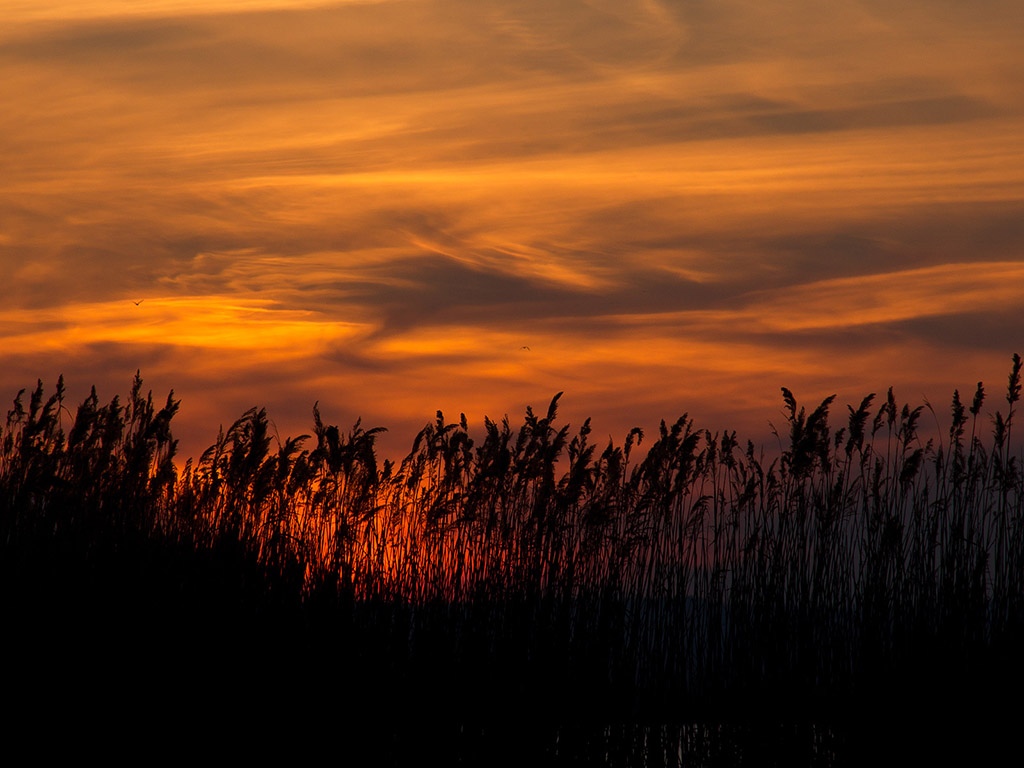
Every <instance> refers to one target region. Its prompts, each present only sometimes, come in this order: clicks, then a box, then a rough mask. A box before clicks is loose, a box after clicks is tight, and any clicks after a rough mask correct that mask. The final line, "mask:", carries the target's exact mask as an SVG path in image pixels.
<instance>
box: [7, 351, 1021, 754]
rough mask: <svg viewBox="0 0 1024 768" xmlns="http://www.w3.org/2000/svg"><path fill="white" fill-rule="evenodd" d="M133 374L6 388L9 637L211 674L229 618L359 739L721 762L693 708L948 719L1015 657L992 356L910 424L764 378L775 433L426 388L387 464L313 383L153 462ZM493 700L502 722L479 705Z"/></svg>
mask: <svg viewBox="0 0 1024 768" xmlns="http://www.w3.org/2000/svg"><path fill="white" fill-rule="evenodd" d="M142 392H143V389H142V381H141V379H140V377H139V376H138V375H137V376H136V378H135V380H134V382H133V384H132V387H131V391H130V394H129V396H128V398H127V400H126V401H125V402H124V403H123V404H122V403H121V402H120V400H119V399H118V398H116V397H115V398H114V399H113V400H112V401H111V402H109V403H107V404H101V403H100V402H99V400H98V398H97V397H96V393H95V390H93V392H92V394H91V395H90V396H89V397H88V398H87V399H86V400H85V401H84V402H83V403H82V404H81V405H79V406H78V409H77V412H76V413H75V415H74V417H72V416H71V414H70V411H69V410H68V409H67V407H66V405H65V390H64V385H63V380H60V381H58V383H57V386H56V390H55V391H54V392H53V394H51V395H49V396H47V395H46V393H45V391H44V387H43V385H42V383H41V382H40V383H39V384H38V385H37V386H36V388H35V389H34V390H33V391H32V392H31V393H29V394H28V403H27V406H26V404H25V391H22V392H21V393H19V394H18V396H17V397H16V399H15V400H14V405H13V408H12V409H11V410H10V412H9V413H8V415H7V419H6V424H5V426H4V429H3V431H2V440H0V443H2V452H0V542H2V543H0V546H2V552H3V582H4V584H3V589H4V601H5V602H4V605H5V611H6V613H7V615H8V616H9V617H12V619H11V620H12V621H17V622H20V625H21V626H25V627H33V628H34V629H33V630H32V631H33V632H35V634H33V635H32V637H33V638H34V639H33V640H31V641H26V646H29V645H31V646H33V648H35V649H36V651H37V652H38V648H39V647H40V646H39V643H40V642H43V646H44V647H51V646H48V645H46V642H49V643H53V642H54V641H53V634H54V633H58V632H59V631H60V628H61V626H63V624H61V622H62V621H64V620H65V619H66V617H67V616H73V617H75V619H74V620H75V621H76V622H78V624H79V625H80V626H89V627H94V628H95V627H99V628H101V629H104V630H105V631H103V632H100V633H99V635H98V637H100V638H101V640H98V641H97V645H99V644H103V643H107V642H108V641H109V639H110V636H111V635H113V634H117V635H119V636H121V637H124V636H126V635H127V636H129V637H135V638H136V640H138V638H139V636H140V633H141V634H144V635H145V637H146V638H148V639H147V640H145V643H144V644H147V645H146V647H147V648H149V647H163V648H164V651H161V653H163V656H164V661H163V662H161V661H160V659H159V658H154V657H152V655H148V651H147V652H145V653H143V652H138V651H137V649H136V652H137V658H136V661H139V662H140V663H142V664H143V666H144V667H145V668H148V669H152V668H153V667H154V666H157V665H158V664H159V663H169V662H167V658H168V657H169V656H168V654H167V652H166V649H167V648H168V647H171V646H173V647H174V648H175V653H174V654H173V656H174V658H175V659H176V661H175V662H174V664H175V665H176V666H175V667H174V668H175V669H176V670H177V671H178V672H182V671H185V672H187V671H188V668H189V666H190V665H193V666H195V667H196V669H202V670H203V674H217V672H216V669H218V668H217V666H216V665H215V664H213V662H212V661H211V659H210V654H211V653H212V651H211V648H213V647H215V646H217V645H218V644H220V645H224V646H228V647H231V648H233V649H234V650H233V651H232V653H233V654H234V656H233V658H238V659H244V661H243V662H240V666H239V669H238V670H237V671H236V673H233V674H234V676H233V677H232V680H231V684H233V685H242V686H243V688H244V689H245V690H252V689H253V687H255V689H257V690H261V691H264V692H265V691H268V690H275V691H278V692H280V690H281V686H282V685H283V686H285V687H287V689H288V690H289V691H290V692H291V693H295V691H296V690H298V689H295V688H293V687H290V686H292V685H293V683H290V682H283V681H286V680H289V679H293V678H296V677H301V674H307V675H308V674H309V671H308V668H309V665H311V666H312V668H315V669H316V670H317V672H316V679H315V681H314V680H311V679H306V680H305V681H304V682H303V683H302V685H301V690H302V691H304V692H308V690H309V688H317V687H322V686H335V685H338V684H339V683H338V681H339V680H344V691H345V694H344V696H345V697H346V698H347V699H349V700H351V698H358V699H359V700H360V701H361V702H363V703H364V706H363V708H362V712H363V720H365V721H374V720H376V719H378V718H375V716H374V715H373V714H372V713H373V712H378V713H381V712H384V711H387V712H388V713H389V715H388V716H387V717H385V716H384V715H383V714H381V715H380V717H379V719H380V720H381V721H382V723H383V724H378V725H377V730H376V731H375V733H377V735H378V737H379V738H378V740H377V741H376V742H374V750H375V754H376V757H377V758H378V759H379V761H380V762H388V761H389V760H395V761H397V760H399V759H400V753H401V750H402V749H405V748H407V746H406V747H403V746H402V744H403V741H402V738H401V733H408V731H409V728H412V727H413V726H412V725H411V724H412V723H417V724H422V723H427V722H429V723H430V724H431V726H430V728H429V729H425V730H421V731H418V732H417V733H418V736H417V737H416V738H417V739H418V740H419V742H418V743H423V740H425V739H428V738H429V734H436V733H438V732H440V731H444V729H445V728H449V729H453V730H451V734H455V735H453V738H454V739H456V740H457V741H458V743H459V744H460V745H461V746H459V747H458V749H460V750H463V751H465V750H469V753H472V750H473V749H474V748H475V747H474V746H473V745H474V744H477V745H480V744H483V743H485V742H486V743H489V744H490V743H492V742H488V741H487V738H493V737H495V734H502V733H504V736H503V737H502V738H504V739H505V740H506V741H507V742H514V743H516V744H518V745H519V746H521V747H523V748H524V749H525V748H526V747H525V746H524V745H525V744H529V745H530V746H531V748H535V749H536V751H537V753H538V754H544V755H546V756H547V757H548V758H551V759H552V760H554V759H556V758H559V757H566V755H569V757H571V758H572V759H585V760H588V761H589V762H598V763H600V762H608V763H609V764H612V763H614V764H626V763H627V762H629V760H633V761H639V762H638V764H647V765H653V764H677V763H678V762H679V761H680V760H684V759H693V760H696V761H697V763H698V764H700V763H701V762H704V763H707V764H716V765H719V764H730V759H732V758H729V757H728V755H727V754H725V753H718V752H715V750H716V749H718V747H714V746H708V745H709V744H711V743H712V742H714V739H713V738H711V736H710V735H709V734H713V733H718V732H719V731H715V728H719V729H720V728H721V725H718V726H716V725H714V724H716V723H717V724H722V723H747V724H756V723H761V724H762V725H763V724H764V723H769V724H774V725H777V724H778V723H782V722H785V723H791V724H799V723H817V724H819V725H821V724H823V725H822V726H821V727H822V728H824V729H825V730H820V729H819V730H817V731H813V734H814V735H813V739H811V741H813V740H814V739H817V740H819V741H820V739H821V738H823V737H822V734H823V733H826V734H827V733H833V731H832V730H829V729H832V728H838V729H839V731H837V732H841V731H842V728H843V723H849V722H851V718H852V719H853V721H856V722H860V723H865V722H871V721H872V718H873V717H874V715H873V714H872V713H874V712H879V711H883V710H884V711H886V712H890V714H892V713H893V712H895V711H896V710H897V709H898V708H901V707H908V708H909V709H907V710H902V714H901V715H900V716H901V717H904V718H905V717H907V716H908V715H907V712H916V713H918V714H919V715H920V717H921V718H922V719H925V718H931V717H933V716H934V714H935V712H936V711H937V710H939V709H941V707H939V706H935V702H936V701H942V702H944V704H943V705H942V706H948V707H952V709H947V710H946V714H947V716H948V717H951V718H954V719H957V720H958V722H960V721H959V718H962V717H966V716H967V715H968V714H969V712H968V710H974V711H981V710H979V709H978V708H979V707H982V705H983V704H984V703H985V702H987V701H988V699H987V698H986V697H988V696H990V695H992V694H993V691H995V690H996V689H997V688H998V687H999V685H1000V684H1001V683H1006V682H1008V681H1014V680H1016V681H1019V680H1021V679H1024V676H1021V674H1020V671H1021V667H1020V662H1019V661H1018V657H1019V651H1018V648H1019V643H1020V640H1021V639H1022V632H1021V626H1022V623H1021V621H1022V616H1024V605H1022V602H1024V495H1022V494H1024V471H1022V467H1021V459H1020V455H1019V451H1018V452H1017V453H1015V452H1014V448H1013V445H1014V444H1013V442H1012V441H1011V437H1012V434H1013V428H1014V417H1015V413H1016V404H1017V403H1018V402H1019V400H1020V394H1021V358H1020V356H1019V355H1014V356H1013V362H1012V367H1011V371H1010V374H1009V382H1008V387H1007V392H1006V397H1005V400H1006V409H1005V413H1004V411H1003V410H997V411H996V412H995V414H994V415H993V416H992V417H991V423H990V424H989V423H986V418H985V417H984V416H983V405H984V402H985V397H986V393H985V390H984V388H983V386H982V385H981V383H979V384H978V386H977V389H976V391H975V393H974V396H973V398H972V400H971V402H970V404H969V405H967V404H965V402H964V401H963V400H962V399H961V396H960V394H959V392H954V394H953V399H952V403H951V406H950V410H949V413H948V417H946V418H948V419H949V427H948V431H947V430H945V429H944V430H942V431H941V432H940V433H937V434H935V435H934V436H933V437H930V438H928V439H922V437H921V434H920V433H921V427H920V422H921V418H922V416H923V415H924V414H925V413H926V411H930V412H932V413H934V411H933V410H932V408H931V406H930V405H929V404H927V403H926V404H924V405H918V406H914V407H911V406H910V405H901V404H899V403H898V401H897V400H896V398H895V395H894V393H893V391H892V389H890V390H889V391H888V393H887V395H886V397H885V398H884V399H881V400H880V403H879V404H878V405H876V397H875V395H868V396H867V397H864V398H863V400H862V401H861V402H860V404H859V405H858V406H857V407H853V406H848V413H847V414H846V415H845V418H844V420H843V421H844V423H843V426H841V427H840V428H838V429H833V428H832V426H831V425H830V416H831V414H830V411H831V409H832V407H833V404H834V397H829V398H826V399H825V400H824V401H822V402H821V403H820V404H817V405H816V406H814V407H812V408H810V409H809V408H808V407H805V406H802V405H800V404H798V402H797V400H796V398H795V397H794V395H793V394H792V393H791V392H790V391H789V390H788V389H785V388H783V389H782V398H783V403H784V409H785V410H784V414H785V422H784V424H783V425H782V428H781V429H779V430H778V432H777V434H778V437H779V443H780V448H781V450H780V451H778V452H777V453H775V454H766V452H765V450H764V449H759V448H758V447H756V446H754V445H753V444H752V443H751V442H749V441H748V442H746V444H745V445H744V444H741V442H740V440H739V439H738V437H737V435H736V433H735V432H730V431H725V432H722V433H711V432H710V431H708V430H703V429H698V428H695V426H694V424H693V422H692V420H690V419H689V418H688V417H687V416H686V415H683V416H682V417H680V418H679V419H677V420H676V421H675V422H674V423H671V424H669V423H666V422H662V423H661V425H660V426H659V428H658V430H657V431H656V433H655V434H654V435H652V436H647V435H645V434H644V432H643V431H642V430H641V429H639V428H635V429H633V430H631V431H630V432H629V433H628V434H627V435H626V437H625V439H624V441H623V442H622V443H621V444H619V445H617V444H615V443H614V442H609V443H608V444H607V445H606V446H601V445H598V444H595V443H594V442H592V440H591V428H590V421H589V420H587V421H586V422H584V423H583V424H582V425H581V426H580V427H579V428H578V429H577V430H576V431H574V432H573V431H571V430H570V426H569V425H564V424H563V425H559V424H558V421H557V415H558V404H559V400H560V397H561V393H559V394H558V395H556V396H555V397H554V398H553V399H552V400H551V402H550V405H549V406H548V408H547V409H546V411H545V412H543V414H541V413H537V412H534V411H533V409H531V408H528V409H527V411H526V414H525V418H524V419H523V422H522V424H521V425H520V426H519V427H518V428H517V429H513V427H512V426H511V424H510V422H509V420H508V419H507V417H506V418H505V419H503V420H502V421H501V422H495V421H492V420H490V419H485V421H484V425H483V431H482V434H481V435H480V436H479V437H478V439H474V438H473V437H471V435H470V429H469V425H468V424H467V421H466V418H465V416H464V415H463V416H461V418H460V419H459V420H458V421H454V422H448V421H447V420H446V419H445V417H444V415H443V414H442V413H441V412H440V411H439V412H438V413H437V415H436V418H435V419H434V420H433V421H431V422H430V423H428V424H427V425H426V426H425V427H424V428H423V429H422V430H421V431H420V432H419V434H417V435H416V437H415V439H414V440H413V443H412V449H411V451H410V453H409V454H408V456H406V458H405V459H404V460H402V461H401V462H400V463H397V464H396V463H392V462H390V461H384V462H379V461H378V458H377V455H376V451H375V440H376V437H377V435H378V434H379V433H380V432H381V428H372V429H367V428H364V427H363V426H362V425H361V423H360V422H357V423H356V424H355V426H354V427H353V428H352V429H351V430H349V431H348V432H347V433H345V432H343V431H342V430H340V429H339V428H338V427H337V426H333V425H326V424H324V423H323V421H322V420H321V417H320V413H319V411H318V410H317V408H316V407H315V406H314V409H313V433H312V435H301V436H298V437H295V438H288V439H286V440H284V441H281V440H279V439H277V438H275V437H273V436H272V434H271V430H270V427H269V421H268V417H267V413H266V411H265V410H263V409H258V408H254V409H251V410H249V411H247V412H246V413H245V414H243V415H242V416H241V417H240V418H239V419H238V420H237V421H235V422H234V423H233V424H232V425H231V426H230V427H228V428H227V429H226V430H223V429H222V430H221V432H220V434H219V435H218V436H217V439H216V442H215V443H214V444H213V445H212V446H210V448H209V449H207V450H206V451H205V452H204V453H203V454H202V456H201V457H199V459H198V460H197V461H192V460H191V459H190V460H189V461H188V462H187V463H186V464H185V465H184V467H183V469H181V470H180V471H179V470H178V469H177V468H176V466H175V463H174V460H175V458H176V442H175V441H174V439H173V437H172V434H171V430H170V423H171V421H172V419H173V417H174V416H175V414H176V413H177V411H178V406H179V403H178V401H177V400H175V399H174V398H173V393H172V394H171V395H170V396H168V398H167V400H166V402H165V403H164V404H163V405H162V406H157V405H155V404H154V402H153V399H152V395H151V394H150V395H145V396H144V395H143V394H142ZM934 415H935V419H936V422H938V421H939V420H940V419H941V418H943V417H940V416H939V414H934ZM644 441H646V442H647V445H646V446H645V447H646V453H643V454H642V455H641V454H640V452H639V451H638V449H637V447H638V446H641V445H642V443H644ZM54 616H62V617H65V619H55V618H54ZM40 617H42V618H40ZM11 626H14V624H12V625H11ZM140 627H142V628H143V629H139V628H140ZM133 632H135V633H136V634H132V633H133ZM93 634H94V635H96V632H93ZM196 637H199V638H200V641H199V642H196ZM260 638H262V639H260ZM268 638H269V639H268ZM159 643H166V644H167V645H166V646H160V645H159ZM186 646H187V647H188V649H189V650H188V651H187V652H184V653H182V648H184V647H186ZM271 648H273V649H274V650H269V649H271ZM93 650H96V649H95V648H94V649H93ZM295 656H300V657H303V658H305V659H306V662H305V663H306V666H301V665H300V666H298V667H297V666H296V663H295V661H294V658H295ZM147 665H148V666H147ZM300 668H301V669H306V670H307V671H306V672H304V673H301V674H300V673H299V672H297V669H300ZM242 681H244V685H243V682H242ZM307 685H308V687H307ZM246 686H248V687H246ZM275 686H276V687H275ZM303 695H305V694H303ZM887 706H891V707H892V710H891V711H890V710H889V709H886V707H887ZM982 708H984V707H982ZM984 711H985V712H986V713H989V710H988V709H985V710H984ZM989 714H990V713H989ZM989 714H986V715H985V717H986V718H987V717H988V716H989ZM388 718H394V719H395V720H394V722H402V723H404V725H403V726H401V727H399V726H395V725H387V724H386V722H385V721H387V720H388ZM523 718H527V719H528V721H529V723H530V726H529V729H528V730H529V733H531V734H532V736H531V737H530V739H532V741H531V740H530V739H526V740H524V736H523V733H524V731H523V730H522V729H520V730H519V731H518V732H517V735H515V736H512V735H510V734H509V733H507V732H503V731H502V728H504V727H511V726H509V725H508V724H509V723H512V722H519V723H521V722H522V720H523ZM971 722H975V721H971ZM689 723H704V724H710V725H704V726H701V728H705V729H706V728H708V727H710V728H711V730H710V731H708V730H697V731H694V730H693V728H694V727H696V726H691V725H687V724H689ZM961 724H962V723H961ZM793 727H796V728H799V727H801V726H799V725H794V726H793ZM901 727H902V726H901ZM638 728H639V730H637V729H638ZM812 730H813V729H812ZM456 731H457V734H456ZM761 734H762V737H763V736H764V731H761ZM808 738H810V737H808ZM843 738H844V737H842V736H837V737H836V739H838V741H837V743H836V744H834V745H832V747H821V748H820V749H818V748H817V747H816V748H815V750H817V751H813V754H810V753H808V755H805V757H806V759H807V760H808V761H809V762H815V761H817V762H818V763H820V764H829V762H830V761H831V760H832V759H833V758H832V757H828V755H833V756H834V754H835V752H829V749H833V748H834V749H842V748H843V747H842V743H845V742H843ZM708 739H711V741H708ZM719 741H720V740H719ZM805 741H807V739H805ZM760 743H762V746H763V738H762V742H760ZM808 743H810V742H808ZM837 745H838V746H837ZM847 746H849V745H848V744H847ZM819 747H820V745H819ZM350 748H351V745H350ZM481 748H483V747H481ZM488 748H490V747H488ZM626 753H628V754H630V755H633V757H630V758H628V759H627V758H626V757H624V756H623V755H625V754H626ZM460 754H462V753H460ZM581 755H582V756H583V757H580V756H581ZM636 755H642V757H636ZM686 755H689V756H690V757H689V758H686ZM695 756H696V757H695ZM566 759H569V758H566ZM736 759H737V760H739V758H736Z"/></svg>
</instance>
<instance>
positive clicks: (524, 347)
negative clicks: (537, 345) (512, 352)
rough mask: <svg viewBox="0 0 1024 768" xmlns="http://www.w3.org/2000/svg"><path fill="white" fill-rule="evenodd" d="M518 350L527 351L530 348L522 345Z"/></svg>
mask: <svg viewBox="0 0 1024 768" xmlns="http://www.w3.org/2000/svg"><path fill="white" fill-rule="evenodd" d="M520 349H526V350H529V349H530V348H529V347H528V346H526V345H525V344H524V345H523V346H521V347H520Z"/></svg>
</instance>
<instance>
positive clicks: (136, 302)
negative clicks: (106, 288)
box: [132, 299, 145, 307]
mask: <svg viewBox="0 0 1024 768" xmlns="http://www.w3.org/2000/svg"><path fill="white" fill-rule="evenodd" d="M144 301H145V299H139V300H138V301H133V302H132V304H134V305H135V306H136V307H137V306H139V304H141V303H142V302H144Z"/></svg>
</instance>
